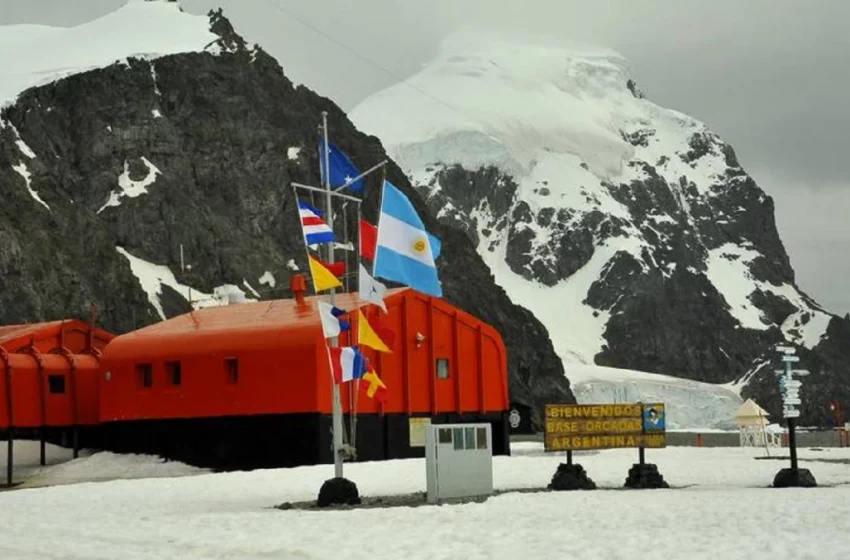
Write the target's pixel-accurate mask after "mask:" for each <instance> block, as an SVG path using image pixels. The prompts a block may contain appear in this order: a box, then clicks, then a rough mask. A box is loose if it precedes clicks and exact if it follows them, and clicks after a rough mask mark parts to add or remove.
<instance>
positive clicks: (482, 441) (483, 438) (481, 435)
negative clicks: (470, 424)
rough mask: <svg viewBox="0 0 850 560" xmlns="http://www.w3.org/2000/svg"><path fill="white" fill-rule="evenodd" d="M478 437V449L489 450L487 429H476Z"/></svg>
mask: <svg viewBox="0 0 850 560" xmlns="http://www.w3.org/2000/svg"><path fill="white" fill-rule="evenodd" d="M475 433H476V434H477V435H478V449H487V428H476V432H475Z"/></svg>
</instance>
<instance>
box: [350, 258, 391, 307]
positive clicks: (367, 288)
mask: <svg viewBox="0 0 850 560" xmlns="http://www.w3.org/2000/svg"><path fill="white" fill-rule="evenodd" d="M358 272H359V274H358V276H357V297H358V299H360V300H361V301H366V302H369V303H374V304H375V305H377V306H378V307H380V308H381V309H383V310H384V313H386V312H387V304H385V303H384V294H386V293H387V287H386V286H384V285H383V284H381V283H380V282H378V281H377V280H375V279H374V278H372V277H371V276H370V275H369V273H368V272H367V271H366V267H365V266H363V264H362V263H361V264H360V269H359V271H358Z"/></svg>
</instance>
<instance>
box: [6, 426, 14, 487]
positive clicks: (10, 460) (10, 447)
mask: <svg viewBox="0 0 850 560" xmlns="http://www.w3.org/2000/svg"><path fill="white" fill-rule="evenodd" d="M6 447H7V449H6V483H7V485H8V486H9V488H11V487H12V470H13V468H14V467H13V465H14V462H15V460H14V457H15V432H14V428H12V427H11V426H9V441H8V442H6Z"/></svg>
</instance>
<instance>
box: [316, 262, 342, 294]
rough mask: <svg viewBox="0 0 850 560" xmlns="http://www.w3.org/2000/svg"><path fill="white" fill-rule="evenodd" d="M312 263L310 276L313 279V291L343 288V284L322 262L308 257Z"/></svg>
mask: <svg viewBox="0 0 850 560" xmlns="http://www.w3.org/2000/svg"><path fill="white" fill-rule="evenodd" d="M307 259H308V261H309V262H310V276H311V277H312V278H313V289H315V290H316V291H317V292H321V291H324V290H330V289H331V288H340V287H342V282H340V281H339V278H337V277H336V276H334V273H333V272H331V271H330V270H328V269H327V268H325V266H324V265H323V264H322V262H321V261H320V260H319V259H317V258H316V257H314V256H313V255H307Z"/></svg>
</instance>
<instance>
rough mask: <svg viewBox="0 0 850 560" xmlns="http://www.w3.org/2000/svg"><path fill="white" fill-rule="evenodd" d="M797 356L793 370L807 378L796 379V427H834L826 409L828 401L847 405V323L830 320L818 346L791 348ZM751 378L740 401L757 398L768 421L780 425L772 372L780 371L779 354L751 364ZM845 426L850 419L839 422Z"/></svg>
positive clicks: (849, 397)
mask: <svg viewBox="0 0 850 560" xmlns="http://www.w3.org/2000/svg"><path fill="white" fill-rule="evenodd" d="M795 348H796V349H797V355H798V356H800V364H799V366H795V369H806V370H809V372H810V373H809V375H807V376H805V377H799V378H798V379H799V380H800V381H801V382H802V386H801V387H800V400H801V401H802V405H800V406H799V407H797V408H799V410H800V419H799V422H798V425H800V426H812V425H814V426H829V427H834V426H835V420H834V418H835V417H834V415H833V412H832V410H830V408H829V405H830V404H831V403H832V401H838V402H839V403H841V406H842V408H843V409H845V410H846V409H847V405H846V404H845V403H848V402H850V367H848V365H847V364H850V321H848V320H847V319H841V318H839V317H833V318H832V320H831V321H830V323H829V325H828V327H827V329H826V334H825V335H824V337H823V338H822V339H821V341H820V343H819V344H818V345H817V346H815V347H814V348H812V349H807V348H803V347H800V346H795ZM750 369H751V371H752V378H751V379H750V382H749V384H748V385H747V386H746V387H745V388H744V389H743V391H742V392H741V396H742V397H744V398H748V397H752V398H758V399H759V404H760V405H761V406H762V407H763V408H765V410H767V411H768V412H770V413H771V421H773V422H780V421H781V420H780V419H781V418H782V395H781V394H780V392H779V383H778V381H777V378H776V374H775V373H774V370H778V369H784V368H783V366H782V363H781V362H780V360H779V354H778V353H777V352H775V351H773V349H768V350H767V351H766V352H764V353H763V354H762V355H760V356H758V358H756V359H755V360H754V363H753V365H752V366H751V368H750ZM843 420H844V421H845V422H846V421H848V420H850V419H848V418H847V417H846V414H845V417H844V418H843Z"/></svg>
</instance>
